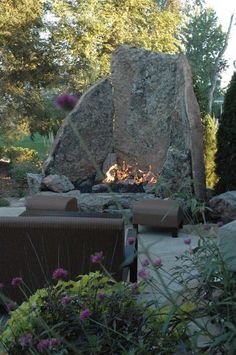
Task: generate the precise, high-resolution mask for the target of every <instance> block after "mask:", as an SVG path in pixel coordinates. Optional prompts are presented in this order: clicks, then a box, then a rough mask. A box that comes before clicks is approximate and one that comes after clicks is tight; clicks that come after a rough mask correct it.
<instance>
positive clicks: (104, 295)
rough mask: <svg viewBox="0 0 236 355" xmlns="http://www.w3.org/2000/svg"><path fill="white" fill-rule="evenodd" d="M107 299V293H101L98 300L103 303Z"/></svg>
mask: <svg viewBox="0 0 236 355" xmlns="http://www.w3.org/2000/svg"><path fill="white" fill-rule="evenodd" d="M106 297H107V295H106V294H105V293H103V292H101V293H99V294H98V298H99V299H100V300H101V301H103V300H104V299H105V298H106Z"/></svg>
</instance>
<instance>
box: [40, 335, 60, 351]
mask: <svg viewBox="0 0 236 355" xmlns="http://www.w3.org/2000/svg"><path fill="white" fill-rule="evenodd" d="M59 344H60V339H57V338H47V339H42V340H40V342H39V343H38V344H37V349H38V351H39V352H40V353H43V352H44V351H45V350H51V349H52V348H54V347H55V346H57V345H59Z"/></svg>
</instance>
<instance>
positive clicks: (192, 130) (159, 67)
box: [111, 46, 205, 198]
mask: <svg viewBox="0 0 236 355" xmlns="http://www.w3.org/2000/svg"><path fill="white" fill-rule="evenodd" d="M111 73H112V85H113V88H114V94H113V95H114V107H115V115H116V116H115V123H114V149H115V152H116V154H117V157H118V160H125V161H126V162H128V163H133V162H136V163H137V164H138V166H139V167H140V168H141V169H142V170H143V169H144V170H145V169H146V168H147V165H148V164H151V165H152V170H153V172H154V173H160V172H161V169H162V167H163V165H164V163H165V160H166V157H167V152H168V149H169V147H170V146H171V147H172V148H174V149H175V150H179V154H182V152H185V153H186V152H188V151H189V152H190V155H191V164H192V167H191V168H190V166H189V170H190V171H192V176H193V180H194V190H195V193H196V195H197V196H198V197H200V198H203V197H204V195H205V171H204V161H203V143H202V125H201V120H200V111H199V107H198V104H197V101H196V98H195V95H194V92H193V88H192V77H191V71H190V67H189V64H188V62H187V59H186V57H185V56H182V55H178V56H177V55H170V54H160V53H155V52H150V51H147V50H144V49H140V48H130V47H127V46H122V47H119V48H118V49H117V50H116V51H115V52H114V53H113V54H112V60H111ZM173 169H174V166H173Z"/></svg>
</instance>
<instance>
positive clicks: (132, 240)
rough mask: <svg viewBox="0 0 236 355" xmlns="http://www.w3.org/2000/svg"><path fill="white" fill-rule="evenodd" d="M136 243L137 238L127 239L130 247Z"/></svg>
mask: <svg viewBox="0 0 236 355" xmlns="http://www.w3.org/2000/svg"><path fill="white" fill-rule="evenodd" d="M135 242H136V238H135V237H129V238H127V244H128V245H132V244H134V243H135Z"/></svg>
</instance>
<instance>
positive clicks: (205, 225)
mask: <svg viewBox="0 0 236 355" xmlns="http://www.w3.org/2000/svg"><path fill="white" fill-rule="evenodd" d="M203 228H204V229H205V231H209V230H210V229H211V226H209V224H204V225H203Z"/></svg>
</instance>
